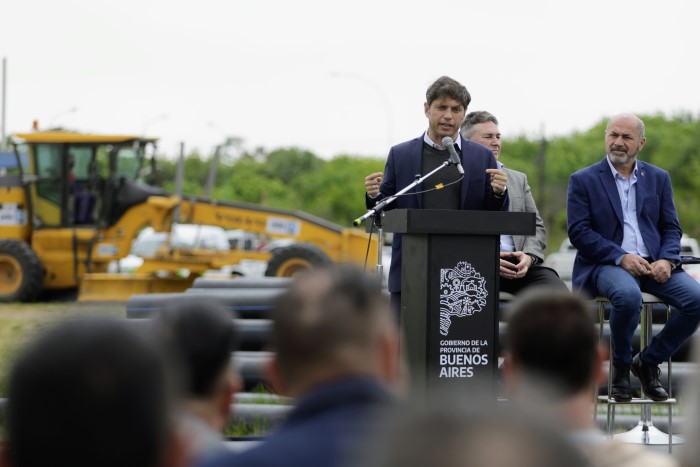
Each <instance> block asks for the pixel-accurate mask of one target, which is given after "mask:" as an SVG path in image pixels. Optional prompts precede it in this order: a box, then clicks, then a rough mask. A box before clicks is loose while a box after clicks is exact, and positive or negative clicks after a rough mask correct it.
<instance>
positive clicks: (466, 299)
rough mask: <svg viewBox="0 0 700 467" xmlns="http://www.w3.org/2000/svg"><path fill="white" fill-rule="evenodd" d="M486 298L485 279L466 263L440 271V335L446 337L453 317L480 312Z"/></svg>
mask: <svg viewBox="0 0 700 467" xmlns="http://www.w3.org/2000/svg"><path fill="white" fill-rule="evenodd" d="M487 296H488V292H487V291H486V279H485V278H483V277H481V274H479V272H478V271H477V270H476V269H474V268H473V267H472V265H471V264H469V263H467V262H466V261H460V262H459V263H457V266H455V267H454V268H453V269H450V268H445V269H440V334H442V335H443V336H447V333H448V331H449V330H450V324H452V321H451V320H452V318H453V317H458V318H462V317H464V316H471V315H473V314H474V313H478V312H480V311H481V310H482V309H483V308H484V307H485V306H486V297H487Z"/></svg>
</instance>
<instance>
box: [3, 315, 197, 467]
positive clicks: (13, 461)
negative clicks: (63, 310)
mask: <svg viewBox="0 0 700 467" xmlns="http://www.w3.org/2000/svg"><path fill="white" fill-rule="evenodd" d="M169 375H170V372H169V371H168V368H167V364H166V361H165V359H164V357H163V355H162V352H160V349H159V348H158V347H157V346H156V345H155V344H154V343H153V342H151V341H150V340H148V339H147V338H146V336H144V335H143V334H141V333H139V332H137V331H136V330H135V329H134V328H133V324H131V325H128V324H127V323H125V322H123V321H119V320H117V319H114V318H96V317H94V318H86V317H82V318H74V319H69V320H67V321H64V322H61V323H59V324H57V325H54V326H51V327H50V328H48V329H47V330H45V331H43V332H42V333H41V334H40V335H39V336H37V337H36V338H35V339H34V340H32V341H31V342H30V343H29V344H28V346H27V347H26V348H25V349H24V350H23V351H22V353H21V355H20V356H19V357H18V359H17V360H16V362H15V364H14V366H13V368H12V370H11V372H10V376H9V386H8V400H9V402H8V406H7V411H6V419H5V428H6V445H5V449H3V450H2V453H1V454H0V465H2V466H4V467H38V466H48V465H50V466H56V467H93V466H100V467H123V466H127V465H128V466H132V467H160V466H184V465H186V455H185V448H184V443H183V440H182V438H181V436H180V434H179V432H178V430H177V426H176V423H175V422H174V420H173V417H172V413H173V412H172V410H173V400H174V396H173V387H172V384H171V381H170V378H169Z"/></svg>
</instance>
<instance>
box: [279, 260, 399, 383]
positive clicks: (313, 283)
mask: <svg viewBox="0 0 700 467" xmlns="http://www.w3.org/2000/svg"><path fill="white" fill-rule="evenodd" d="M393 326H394V323H393V321H392V317H391V313H390V311H389V307H388V304H387V302H386V300H385V298H384V297H382V294H381V288H380V285H379V284H378V282H377V280H376V279H375V278H374V277H372V276H370V275H368V274H366V273H365V272H363V271H362V270H360V269H357V268H355V267H353V266H348V265H345V266H337V267H332V268H327V269H316V270H314V271H311V272H308V273H306V274H304V275H301V276H297V278H296V280H295V281H294V283H293V284H292V286H291V287H290V289H289V290H288V291H287V292H286V293H285V294H283V295H282V296H281V297H280V299H279V301H278V303H277V307H276V309H275V313H274V325H273V337H272V340H273V345H274V348H275V349H274V350H275V351H276V355H277V357H276V358H277V365H278V370H279V373H280V376H281V377H282V378H283V379H284V382H285V383H286V384H287V385H290V386H292V385H297V384H301V385H303V384H304V383H305V382H306V380H307V379H308V378H309V377H310V375H318V374H320V373H324V372H326V373H328V374H329V375H333V376H338V375H341V374H347V375H367V374H370V373H371V372H372V371H373V368H374V366H375V365H376V364H377V361H376V360H377V359H378V358H379V357H378V355H377V353H378V352H377V346H378V345H379V341H380V340H381V338H382V336H383V333H385V332H386V331H387V329H393Z"/></svg>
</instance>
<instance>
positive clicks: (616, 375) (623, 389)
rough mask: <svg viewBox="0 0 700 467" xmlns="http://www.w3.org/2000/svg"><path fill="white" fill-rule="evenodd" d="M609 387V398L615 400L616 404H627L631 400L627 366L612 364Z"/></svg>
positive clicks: (628, 367) (628, 368)
mask: <svg viewBox="0 0 700 467" xmlns="http://www.w3.org/2000/svg"><path fill="white" fill-rule="evenodd" d="M610 386H611V387H610V397H611V398H612V399H615V400H616V401H617V402H629V401H631V400H632V389H630V366H629V365H616V364H614V363H613V368H612V382H611V385H610Z"/></svg>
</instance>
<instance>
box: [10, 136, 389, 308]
mask: <svg viewBox="0 0 700 467" xmlns="http://www.w3.org/2000/svg"><path fill="white" fill-rule="evenodd" d="M11 140H12V146H13V154H14V161H15V163H14V164H8V165H7V166H6V167H0V302H9V301H29V300H33V299H35V298H36V296H37V294H38V293H39V292H40V291H41V290H43V289H67V288H74V287H77V286H80V287H81V290H80V299H81V300H125V299H127V298H128V297H129V296H130V295H131V294H134V293H150V292H176V291H182V290H185V289H186V288H188V287H189V286H190V285H191V283H192V282H193V280H194V279H195V278H196V277H197V276H198V275H200V274H201V273H203V272H204V271H206V270H209V269H217V268H220V267H221V266H224V265H231V264H236V263H238V262H239V261H240V260H241V259H260V260H269V262H268V268H267V272H266V274H267V275H275V276H285V277H288V276H291V275H293V274H294V273H295V272H297V271H299V270H300V269H306V268H309V267H313V266H314V265H319V264H325V263H328V262H331V261H333V262H357V263H362V262H364V261H365V255H366V253H369V261H370V263H371V262H372V261H376V244H374V245H368V237H367V235H366V234H365V233H364V232H362V231H360V230H358V229H348V228H343V227H341V226H339V225H336V224H333V223H331V222H328V221H325V220H323V219H320V218H317V217H314V216H311V215H308V214H305V213H301V212H296V211H288V210H281V209H272V208H267V207H262V206H256V205H251V204H245V203H231V202H219V201H212V200H208V199H204V198H196V197H185V196H176V195H171V194H168V193H165V192H164V191H163V190H161V189H160V188H156V187H153V186H150V185H148V184H147V183H146V182H145V180H146V178H147V175H148V174H149V172H151V171H153V170H154V167H155V165H154V164H155V162H154V157H153V156H154V155H155V144H156V141H157V140H156V139H153V138H144V137H138V136H128V135H90V134H82V133H72V132H64V131H48V132H33V133H27V134H16V135H13V136H12V138H11ZM173 222H182V223H194V224H209V225H217V226H221V227H223V228H226V229H242V230H245V231H249V232H257V233H258V234H261V235H265V236H266V237H269V238H276V237H288V238H292V239H294V241H295V243H294V244H292V245H290V246H287V247H284V248H280V249H278V250H275V252H274V254H273V257H272V258H271V255H270V254H269V253H263V252H257V251H249V250H243V249H233V250H231V251H230V252H224V253H222V252H212V251H207V250H199V249H198V250H191V249H189V250H186V249H181V248H173V247H172V246H168V245H166V246H165V247H163V248H161V249H160V250H159V252H158V253H157V254H156V255H155V257H153V258H146V259H145V261H144V263H143V265H142V266H141V267H139V269H138V270H137V271H136V272H135V273H134V274H130V275H125V274H110V273H107V272H106V271H107V266H108V264H109V263H110V262H112V261H115V260H119V259H120V258H123V257H125V256H126V255H127V254H128V253H129V250H130V248H131V243H132V240H133V239H134V238H135V237H136V236H137V234H138V232H139V231H140V230H141V229H142V228H143V227H145V226H147V225H150V226H151V227H153V229H154V230H156V231H159V232H163V231H169V230H170V229H171V227H172V224H173Z"/></svg>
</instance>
